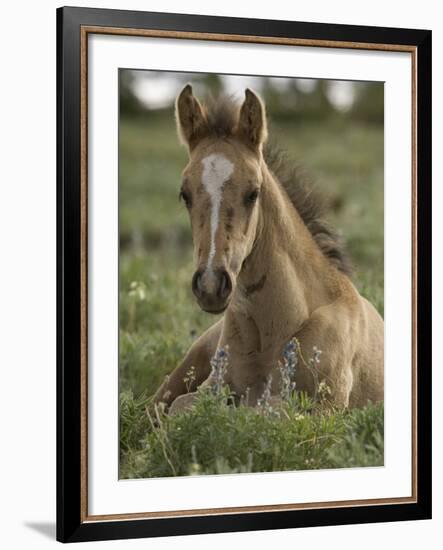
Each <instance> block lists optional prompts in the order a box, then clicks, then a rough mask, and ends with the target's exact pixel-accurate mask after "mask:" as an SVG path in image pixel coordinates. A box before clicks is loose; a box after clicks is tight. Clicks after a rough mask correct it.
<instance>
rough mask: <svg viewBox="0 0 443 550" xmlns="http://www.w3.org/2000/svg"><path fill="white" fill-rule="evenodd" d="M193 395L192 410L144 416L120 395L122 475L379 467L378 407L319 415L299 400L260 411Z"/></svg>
mask: <svg viewBox="0 0 443 550" xmlns="http://www.w3.org/2000/svg"><path fill="white" fill-rule="evenodd" d="M226 395H227V391H226V388H225V391H224V392H221V394H219V395H214V394H213V393H211V392H209V391H200V392H199V396H198V399H197V401H196V403H195V405H194V406H193V408H192V410H189V411H186V412H183V413H182V414H179V415H174V416H168V415H164V414H161V413H159V414H158V415H157V416H154V417H149V415H147V414H146V406H147V404H148V402H149V399H146V398H144V397H139V398H138V399H134V397H133V395H132V394H131V393H130V392H124V393H122V395H121V401H120V405H121V417H122V419H121V434H122V435H121V437H122V449H121V459H122V460H121V463H122V467H121V472H120V475H121V477H122V478H140V477H141V478H143V477H164V476H184V475H204V474H232V473H250V472H275V471H277V472H278V471H285V470H306V469H309V470H317V469H324V468H338V467H340V468H344V467H348V468H349V467H354V466H360V467H361V466H381V465H383V406H382V405H381V404H378V405H369V406H367V407H366V408H364V409H361V410H353V411H335V412H333V413H328V414H326V413H324V412H321V411H320V410H316V408H315V406H313V404H312V401H311V400H310V399H309V398H307V397H306V396H305V395H297V396H296V397H295V398H294V399H292V400H290V401H288V402H286V403H285V404H284V405H283V406H282V407H281V408H272V407H269V408H267V409H265V410H261V409H258V410H257V409H253V408H251V407H246V406H243V405H240V406H238V407H236V408H235V407H232V406H230V405H228V404H227V401H226Z"/></svg>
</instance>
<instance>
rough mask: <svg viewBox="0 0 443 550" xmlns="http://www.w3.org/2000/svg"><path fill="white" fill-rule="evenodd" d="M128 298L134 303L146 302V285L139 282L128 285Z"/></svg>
mask: <svg viewBox="0 0 443 550" xmlns="http://www.w3.org/2000/svg"><path fill="white" fill-rule="evenodd" d="M128 296H129V297H130V298H133V299H134V300H135V301H139V302H143V301H144V300H146V285H145V283H143V282H140V281H132V282H131V284H130V285H129V291H128Z"/></svg>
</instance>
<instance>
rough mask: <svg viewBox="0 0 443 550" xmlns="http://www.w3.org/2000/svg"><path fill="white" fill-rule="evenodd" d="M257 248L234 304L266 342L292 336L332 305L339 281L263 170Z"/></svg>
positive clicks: (288, 204) (295, 212)
mask: <svg viewBox="0 0 443 550" xmlns="http://www.w3.org/2000/svg"><path fill="white" fill-rule="evenodd" d="M263 173H264V182H263V186H262V191H261V199H260V209H261V212H260V221H259V227H258V231H257V237H256V242H255V245H254V248H253V251H252V252H251V254H250V256H249V257H248V258H247V260H246V262H245V265H244V268H243V270H242V272H241V273H240V276H239V278H238V289H237V292H236V295H237V296H236V302H237V308H238V310H243V313H246V315H247V316H248V318H250V319H251V320H252V319H253V321H254V323H255V325H256V327H257V330H258V331H259V332H260V333H261V338H260V341H261V343H262V344H261V345H262V346H265V343H264V342H265V340H266V339H268V338H269V339H272V338H273V339H275V338H276V337H278V338H279V339H280V336H281V339H282V340H284V339H285V338H288V337H289V338H290V337H291V336H292V335H293V334H295V333H296V332H297V331H298V330H299V329H300V327H301V326H302V325H303V323H305V321H306V320H307V319H308V318H309V317H310V315H311V314H312V312H313V311H314V310H315V309H317V308H318V307H320V306H321V305H326V304H327V303H330V302H331V301H333V299H334V297H335V296H336V295H337V292H338V285H339V284H340V279H341V278H340V276H338V273H337V272H336V270H335V268H333V267H332V266H331V265H330V263H329V262H328V260H327V259H326V258H325V257H324V255H323V254H322V252H321V251H320V249H319V247H318V245H317V244H316V243H315V241H314V239H313V237H312V235H311V234H310V232H309V230H308V229H307V227H306V226H305V224H304V222H303V221H302V219H301V217H300V216H299V214H298V212H297V211H296V210H295V208H294V206H293V205H292V203H291V202H290V200H289V197H288V196H287V195H286V193H285V192H284V191H283V189H282V188H281V186H280V184H279V183H278V182H277V181H276V180H275V179H274V176H273V175H272V174H271V173H270V172H269V170H268V169H267V167H266V166H264V167H263Z"/></svg>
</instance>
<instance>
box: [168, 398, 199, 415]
mask: <svg viewBox="0 0 443 550" xmlns="http://www.w3.org/2000/svg"><path fill="white" fill-rule="evenodd" d="M194 401H195V393H185V394H184V395H179V396H178V397H177V398H176V399H174V401H173V402H172V404H171V406H170V407H169V414H170V415H174V414H179V413H181V412H184V411H188V410H189V409H190V408H191V407H192V405H193V404H194Z"/></svg>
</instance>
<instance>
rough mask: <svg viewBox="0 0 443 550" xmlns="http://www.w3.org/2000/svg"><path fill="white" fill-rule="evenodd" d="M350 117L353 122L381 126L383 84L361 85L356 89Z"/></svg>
mask: <svg viewBox="0 0 443 550" xmlns="http://www.w3.org/2000/svg"><path fill="white" fill-rule="evenodd" d="M350 115H351V117H352V118H353V119H354V120H360V121H362V122H372V123H375V124H383V121H384V84H383V83H382V82H365V83H361V84H360V85H359V86H358V88H357V93H356V97H355V100H354V104H353V106H352V109H351V112H350Z"/></svg>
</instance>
